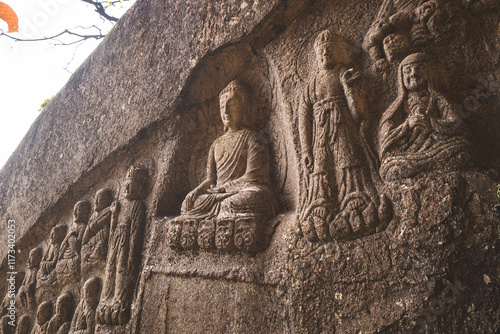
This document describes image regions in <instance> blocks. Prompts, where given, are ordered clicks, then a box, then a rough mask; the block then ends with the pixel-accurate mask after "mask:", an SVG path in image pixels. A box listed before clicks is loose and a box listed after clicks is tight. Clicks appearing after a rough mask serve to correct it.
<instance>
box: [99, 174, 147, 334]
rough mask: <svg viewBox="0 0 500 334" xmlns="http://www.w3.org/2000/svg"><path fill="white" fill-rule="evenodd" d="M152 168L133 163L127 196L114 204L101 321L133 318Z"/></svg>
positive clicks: (119, 322) (123, 321) (122, 321)
mask: <svg viewBox="0 0 500 334" xmlns="http://www.w3.org/2000/svg"><path fill="white" fill-rule="evenodd" d="M148 182H149V173H148V170H147V169H145V168H143V167H138V166H132V167H130V169H129V170H128V173H127V178H126V180H125V186H124V188H125V196H124V198H123V199H120V200H118V201H115V202H113V203H112V204H111V207H110V210H111V228H110V238H109V248H108V256H107V259H106V269H105V273H104V274H105V276H104V284H103V289H102V294H101V300H100V302H99V305H98V306H97V311H96V315H97V316H96V318H97V323H98V324H101V325H107V326H115V325H123V324H126V323H127V322H128V320H129V319H130V307H131V303H132V295H133V289H134V286H135V282H136V280H137V277H138V275H139V271H140V266H141V259H142V256H141V253H142V245H143V239H144V230H145V228H146V226H145V225H146V207H145V205H144V202H143V200H144V199H145V198H146V196H147V189H148Z"/></svg>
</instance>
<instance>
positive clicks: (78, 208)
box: [73, 202, 87, 224]
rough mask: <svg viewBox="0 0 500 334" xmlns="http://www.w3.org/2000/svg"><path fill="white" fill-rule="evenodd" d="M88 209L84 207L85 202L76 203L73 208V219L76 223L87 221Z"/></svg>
mask: <svg viewBox="0 0 500 334" xmlns="http://www.w3.org/2000/svg"><path fill="white" fill-rule="evenodd" d="M86 211H87V210H86V209H85V208H84V205H83V203H81V202H79V203H76V205H75V208H74V209H73V221H74V222H75V223H76V224H82V223H86V221H85V218H86V215H87V212H86Z"/></svg>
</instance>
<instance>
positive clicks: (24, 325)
mask: <svg viewBox="0 0 500 334" xmlns="http://www.w3.org/2000/svg"><path fill="white" fill-rule="evenodd" d="M30 331H31V319H30V316H29V315H27V314H23V315H22V316H21V317H20V318H19V322H18V324H17V328H16V334H29V333H30Z"/></svg>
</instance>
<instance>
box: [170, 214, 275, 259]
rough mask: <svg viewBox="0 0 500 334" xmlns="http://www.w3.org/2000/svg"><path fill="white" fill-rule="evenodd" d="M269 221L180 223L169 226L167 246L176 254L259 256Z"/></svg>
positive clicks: (256, 217)
mask: <svg viewBox="0 0 500 334" xmlns="http://www.w3.org/2000/svg"><path fill="white" fill-rule="evenodd" d="M266 221H267V220H266V219H264V218H263V217H262V216H259V215H246V216H240V217H231V218H217V219H204V220H201V221H199V220H196V219H181V217H179V218H177V219H174V220H171V221H169V222H168V223H167V224H168V225H167V227H166V228H167V234H166V238H167V245H168V246H169V247H171V248H174V249H177V250H181V249H183V250H195V249H202V250H207V251H212V250H216V249H217V250H220V251H226V252H228V251H235V250H240V251H242V252H249V253H253V252H257V251H259V250H261V249H262V247H263V246H264V243H263V236H264V234H265V231H264V229H265V223H266Z"/></svg>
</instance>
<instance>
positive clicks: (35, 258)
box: [28, 249, 42, 268]
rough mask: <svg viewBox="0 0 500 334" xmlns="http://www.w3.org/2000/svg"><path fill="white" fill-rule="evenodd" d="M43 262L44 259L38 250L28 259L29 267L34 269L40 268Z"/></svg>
mask: <svg viewBox="0 0 500 334" xmlns="http://www.w3.org/2000/svg"><path fill="white" fill-rule="evenodd" d="M41 260H42V258H41V256H40V252H38V250H37V249H33V250H31V252H30V255H29V257H28V267H29V268H33V267H37V266H39V265H40V261H41Z"/></svg>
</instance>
